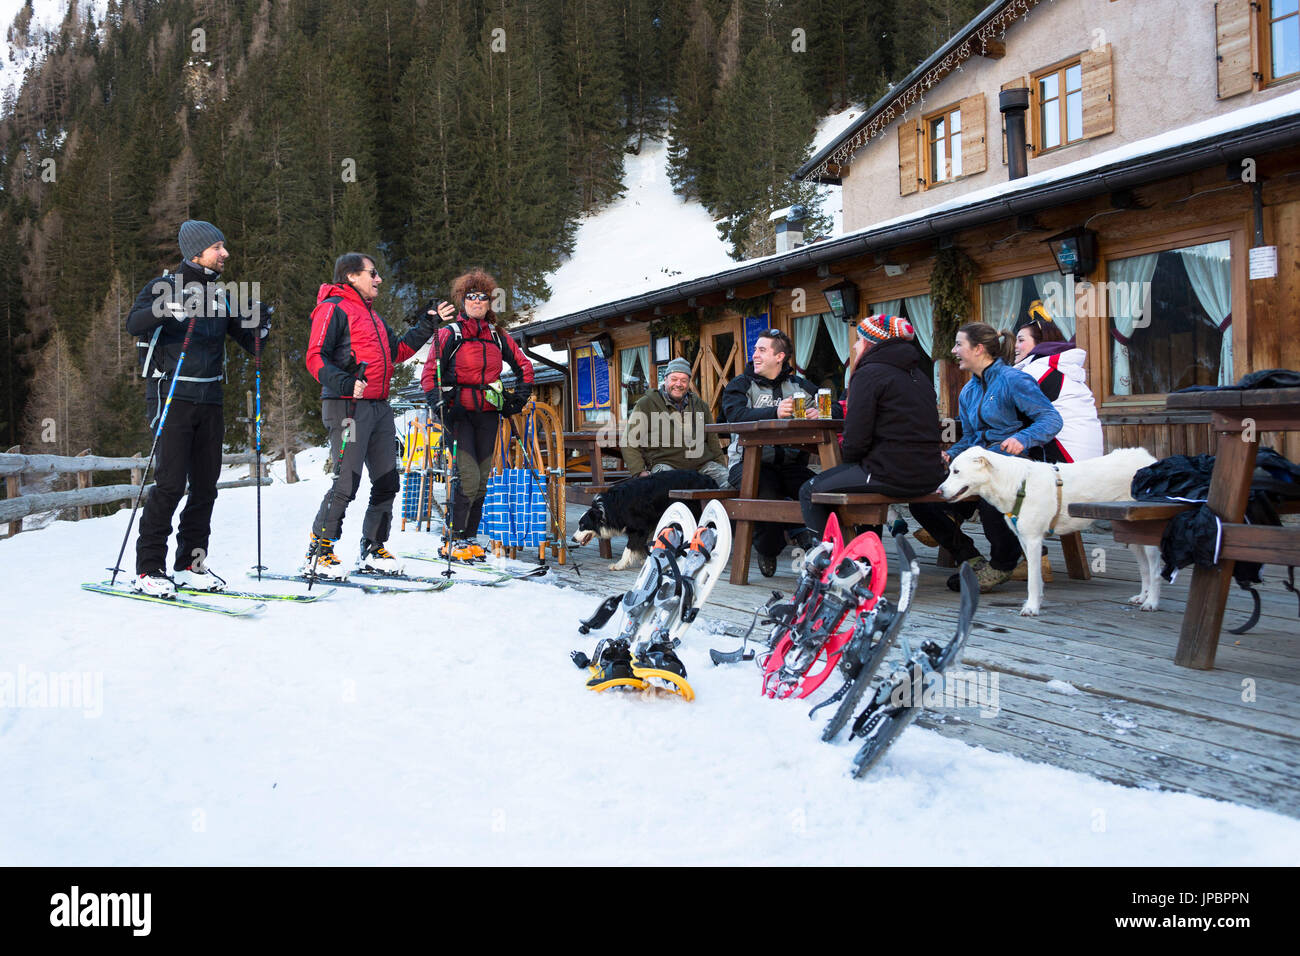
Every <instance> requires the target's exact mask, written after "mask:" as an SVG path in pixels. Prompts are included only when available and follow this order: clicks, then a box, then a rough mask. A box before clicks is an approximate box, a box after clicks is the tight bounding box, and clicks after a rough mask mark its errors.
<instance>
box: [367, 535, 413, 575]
mask: <svg viewBox="0 0 1300 956" xmlns="http://www.w3.org/2000/svg"><path fill="white" fill-rule="evenodd" d="M357 571H358V572H359V573H361V574H365V573H367V572H369V573H372V574H401V573H402V562H400V561H398V560H397V558H395V557H393V554H392V552H390V551H389V550H388V549H387V548H385V547H384V546H383V544H382V543H377V542H374V541H371V540H370V539H369V538H362V539H361V557H360V558H359V559H358V561H357Z"/></svg>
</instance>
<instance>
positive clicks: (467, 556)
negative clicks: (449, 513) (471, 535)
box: [438, 538, 483, 564]
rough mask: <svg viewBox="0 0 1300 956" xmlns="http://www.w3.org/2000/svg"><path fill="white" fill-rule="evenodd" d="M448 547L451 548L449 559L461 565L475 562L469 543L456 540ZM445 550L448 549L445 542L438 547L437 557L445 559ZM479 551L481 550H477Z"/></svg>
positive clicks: (460, 539)
mask: <svg viewBox="0 0 1300 956" xmlns="http://www.w3.org/2000/svg"><path fill="white" fill-rule="evenodd" d="M450 547H451V559H452V560H453V561H460V562H461V563H462V564H470V563H471V562H473V561H475V560H476V558H475V557H474V549H473V546H472V545H471V544H470V542H468V541H465V540H464V539H462V538H456V539H454V540H452V542H451V545H450ZM447 548H448V544H447V542H446V541H444V542H443V543H442V544H441V545H439V546H438V557H440V558H446V557H447ZM479 550H480V551H482V550H483V549H482V548H479Z"/></svg>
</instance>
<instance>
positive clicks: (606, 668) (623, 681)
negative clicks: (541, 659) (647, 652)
mask: <svg viewBox="0 0 1300 956" xmlns="http://www.w3.org/2000/svg"><path fill="white" fill-rule="evenodd" d="M569 656H570V657H572V658H573V663H574V664H576V665H577V666H578V667H585V668H587V670H588V671H590V672H591V679H590V680H588V681H587V689H588V690H594V691H597V692H599V691H605V690H609V689H610V688H611V687H627V688H631V689H632V690H645V689H646V688H647V687H649V686H650V685H649V684H648V683H646V682H645V681H643V680H641V679H640V678H639V677H637V676H636V675H635V674H634V673H633V672H632V653H631V651H630V649H629V647H628V643H627V641H624V640H620V639H619V638H614V639H612V640H608V641H601V643H600V645H599V646H598V647H597V648H596V659H595V660H594V661H593V660H591V659H590V658H588V657H587V655H586V654H584V653H582V652H581V651H574V652H573V653H572V654H571V655H569Z"/></svg>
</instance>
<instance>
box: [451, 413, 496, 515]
mask: <svg viewBox="0 0 1300 956" xmlns="http://www.w3.org/2000/svg"><path fill="white" fill-rule="evenodd" d="M500 424H501V415H500V413H498V412H473V411H470V410H468V409H465V408H453V409H451V410H450V411H448V412H447V428H448V430H449V431H450V432H451V437H452V440H453V441H454V442H455V443H456V475H457V479H458V480H457V481H456V482H455V483H454V484H453V489H454V494H453V495H452V502H453V508H452V520H451V527H452V536H453V537H455V538H472V537H474V536H475V535H476V534H478V526H479V522H480V521H481V520H482V518H483V499H484V498H485V497H486V496H487V483H488V478H489V477H491V474H492V457H493V455H494V454H495V453H496V442H497V427H498V426H499V425H500Z"/></svg>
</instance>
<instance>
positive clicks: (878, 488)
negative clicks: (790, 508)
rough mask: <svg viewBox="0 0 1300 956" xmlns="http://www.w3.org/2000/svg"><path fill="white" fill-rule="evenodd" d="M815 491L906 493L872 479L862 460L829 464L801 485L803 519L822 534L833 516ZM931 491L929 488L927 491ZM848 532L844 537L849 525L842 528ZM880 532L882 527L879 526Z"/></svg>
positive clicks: (893, 494) (902, 494)
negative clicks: (830, 465) (816, 495)
mask: <svg viewBox="0 0 1300 956" xmlns="http://www.w3.org/2000/svg"><path fill="white" fill-rule="evenodd" d="M813 492H817V493H819V494H832V493H834V494H877V495H889V496H890V497H894V498H904V497H907V496H906V493H900V492H899V491H898V490H897V489H896V488H893V487H891V486H889V485H884V484H881V483H880V482H879V481H872V480H871V475H870V474H868V473H867V471H866V470H865V469H864V468H863V467H862V465H861V463H859V462H849V463H848V464H844V465H836V466H835V467H834V468H827V469H826V470H825V471H823V472H822V473H821V474H820V475H815V476H813V477H812V478H810V479H809V480H808V481H805V482H804V483H803V486H802V487H801V488H800V489H799V508H800V510H801V511H802V512H803V523H804V524H806V525H807V526H808V527H809V528H810V529H811V530H812V531H813V533H815V534H816V535H817V537H819V538H820V537H821V536H822V535H823V534H824V533H825V531H826V522H827V520H828V519H829V518H830V516H831V511H832V509H831V507H830V506H829V505H818V504H813V500H812V496H813ZM925 493H926V494H929V492H925ZM840 530H841V532H842V533H844V534H845V540H848V537H847V536H848V534H849V532H850V531H851V529H849V528H841V529H840ZM876 530H877V533H879V529H876Z"/></svg>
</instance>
